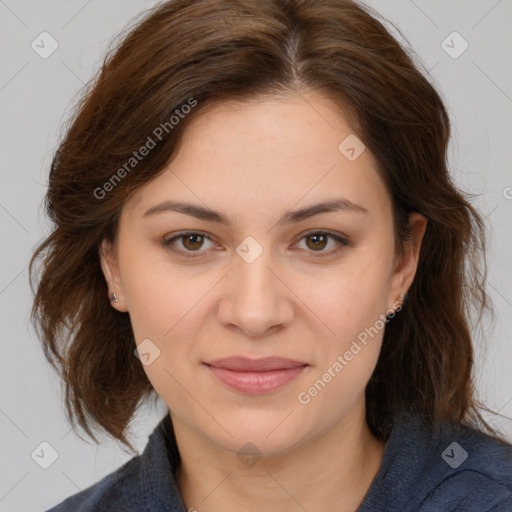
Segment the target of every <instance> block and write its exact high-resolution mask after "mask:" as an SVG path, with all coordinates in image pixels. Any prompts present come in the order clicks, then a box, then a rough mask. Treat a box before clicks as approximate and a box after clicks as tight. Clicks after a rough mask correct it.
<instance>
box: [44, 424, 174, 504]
mask: <svg viewBox="0 0 512 512" xmlns="http://www.w3.org/2000/svg"><path fill="white" fill-rule="evenodd" d="M170 428H172V425H171V422H170V418H169V416H168V415H167V416H166V417H165V418H163V419H162V421H161V422H160V423H159V424H158V425H157V426H156V428H155V429H154V430H153V432H152V433H151V435H150V437H149V440H148V443H147V445H146V447H145V449H144V452H143V453H142V454H141V455H137V456H135V457H133V458H132V459H130V460H129V461H128V462H126V463H125V464H123V465H122V466H121V467H119V468H118V469H117V470H116V471H113V472H112V473H110V474H109V475H107V476H105V477H104V478H102V479H101V480H100V481H99V482H97V483H95V484H94V485H92V486H90V487H88V488H87V489H84V490H83V491H81V492H79V493H77V494H74V495H73V496H70V497H69V498H67V499H66V500H64V501H63V502H61V503H59V504H58V505H56V506H55V507H53V508H51V509H50V510H48V511H47V512H107V511H109V512H112V511H113V510H122V511H123V512H132V511H133V512H136V511H137V512H140V511H141V510H145V511H146V512H159V511H161V510H168V511H169V512H182V511H183V510H184V507H183V502H182V500H181V494H180V491H179V488H178V485H177V483H176V480H175V476H174V470H175V466H176V461H175V460H173V458H172V457H169V452H168V442H169V429H170Z"/></svg>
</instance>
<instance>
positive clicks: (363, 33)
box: [30, 0, 499, 448]
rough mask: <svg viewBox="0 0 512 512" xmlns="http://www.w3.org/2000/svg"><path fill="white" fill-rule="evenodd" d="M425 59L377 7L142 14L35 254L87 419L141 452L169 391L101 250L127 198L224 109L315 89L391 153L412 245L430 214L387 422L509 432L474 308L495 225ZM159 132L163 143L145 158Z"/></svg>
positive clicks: (55, 164)
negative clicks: (488, 234)
mask: <svg viewBox="0 0 512 512" xmlns="http://www.w3.org/2000/svg"><path fill="white" fill-rule="evenodd" d="M417 66H418V65H417V64H415V62H414V57H413V54H412V52H410V51H408V50H405V49H404V48H403V47H402V46H401V45H400V44H399V43H398V42H397V41H396V40H395V39H394V38H393V37H392V36H391V35H390V33H389V32H388V31H387V30H386V28H385V27H384V24H383V23H381V22H380V21H379V20H378V15H377V14H376V13H374V12H373V11H371V10H370V9H369V8H367V7H363V6H361V5H359V4H357V3H355V2H354V1H350V0H288V1H283V0H223V1H220V0H194V1H192V0H173V1H169V2H165V3H163V4H160V5H158V6H156V7H155V8H154V9H152V10H151V11H150V12H149V13H148V14H147V16H146V17H145V18H144V19H143V20H142V22H138V23H137V24H136V25H135V26H133V27H130V29H129V31H128V33H127V35H126V36H125V37H124V39H122V40H120V41H119V42H118V43H117V46H116V47H115V48H113V49H112V50H110V51H109V52H108V54H107V56H106V57H105V60H104V62H103V65H102V67H101V69H100V70H99V73H98V74H97V76H96V77H95V78H94V79H92V80H91V82H89V84H88V86H87V87H86V88H85V90H84V93H83V96H82V99H81V101H80V103H79V105H78V106H77V108H76V110H75V112H74V115H73V117H72V119H71V121H70V122H69V125H68V126H67V131H66V133H65V136H64V137H63V140H62V141H61V143H60V146H59V147H58V149H57V151H56V153H55V156H54V159H53V161H52V164H51V170H50V176H49V187H48V193H47V195H46V198H45V206H46V211H47V213H48V215H49V217H50V219H51V220H52V221H53V224H54V229H53V231H52V233H51V234H50V235H49V236H48V238H47V239H46V240H44V242H43V243H41V245H40V246H39V247H38V248H37V249H36V251H35V253H34V255H33V257H32V260H31V263H30V274H31V283H33V279H34V278H33V273H34V269H33V266H34V263H35V262H36V261H39V260H41V267H40V275H39V276H38V277H39V281H38V285H37V291H36V294H35V300H34V304H33V309H32V319H33V321H35V323H36V324H37V327H38V330H39V335H40V338H41V341H42V345H43V348H44V353H45V356H46V357H47V358H48V360H49V361H50V362H51V364H52V365H53V366H54V367H55V368H56V370H57V371H58V372H59V374H60V376H61V378H62V380H63V383H64V385H65V391H66V393H65V401H66V413H67V416H68V419H69V420H70V421H71V423H72V424H73V427H74V428H75V426H76V425H77V424H79V425H80V426H82V427H83V428H84V430H85V431H86V432H87V434H88V435H89V436H91V437H92V438H93V439H94V440H95V441H96V438H95V436H94V435H93V433H92V430H93V429H98V428H99V429H100V430H103V431H104V432H106V433H108V434H109V435H111V436H112V437H113V438H115V439H117V440H119V441H121V442H122V443H124V445H126V446H128V447H129V448H131V444H130V443H129V441H128V439H127V437H126V434H127V431H128V426H129V423H130V420H131V419H132V417H133V416H134V413H135V411H136V410H137V408H138V407H139V406H140V404H141V403H142V402H143V399H144V398H148V397H149V396H150V395H151V394H152V393H154V390H153V388H152V386H151V383H150V381H149V380H148V378H147V376H146V374H145V372H144V371H143V368H142V365H141V363H140V361H139V360H138V359H137V358H136V357H135V356H134V348H135V340H134V336H133V331H132V328H131V324H130V319H129V315H128V313H121V312H118V311H116V310H115V309H113V308H112V307H110V305H109V300H108V297H107V293H108V290H107V285H106V282H105V279H104V276H103V274H102V271H101V267H100V261H99V248H100V244H101V242H102V240H103V239H106V240H109V241H113V240H114V239H115V236H116V232H117V226H118V220H119V216H120V211H121V209H122V207H123V205H124V204H125V203H126V201H127V200H128V199H129V197H130V196H131V195H132V194H133V193H134V192H135V191H136V190H137V189H138V188H140V187H141V186H142V185H144V184H146V183H148V182H149V181H150V180H152V179H153V178H155V177H156V176H158V175H159V174H160V173H161V172H163V170H164V169H165V167H166V165H167V164H168V163H169V162H170V160H171V158H172V157H173V156H174V155H175V154H176V152H177V151H178V149H179V144H180V140H181V136H182V134H183V132H184V130H185V129H186V127H187V125H188V123H189V122H190V120H191V119H193V118H194V117H195V116H197V115H198V113H200V112H201V111H203V109H204V108H205V107H206V106H207V105H209V104H212V103H213V102H220V101H223V100H231V99H240V100H246V99H258V97H261V96H262V95H272V94H283V93H286V92H290V91H292V92H298V93H299V94H300V93H301V91H307V90H310V91H315V92H319V93H321V94H323V95H325V96H326V97H328V98H330V99H332V100H333V101H335V102H336V104H338V105H339V106H340V107H341V108H342V109H343V111H344V112H345V113H346V115H347V118H348V119H349V120H350V122H351V126H352V128H353V130H354V132H355V133H357V135H358V137H359V138H360V139H361V140H362V141H363V142H364V144H365V145H366V147H367V148H368V149H369V150H370V151H371V152H372V154H373V155H374V156H375V157H376V160H377V162H378V164H379V172H380V174H381V175H382V177H383V178H384V181H385V183H386V186H387V188H388V190H389V193H390V196H391V199H392V205H393V215H394V232H395V241H396V248H397V251H400V250H401V249H402V247H403V245H402V244H403V242H404V241H405V240H407V237H408V236H410V232H409V230H408V215H409V213H410V212H419V213H421V214H422V215H424V216H425V217H426V218H427V219H428V225H427V228H426V232H425V235H424V238H423V243H422V247H421V252H420V256H419V263H418V269H417V273H416V276H415V279H414V282H413V284H412V286H411V287H410V289H409V292H408V294H407V297H406V301H405V303H404V306H403V308H402V311H401V312H400V313H399V314H398V315H397V316H396V317H395V318H393V319H392V320H390V321H389V323H388V324H387V326H386V329H385V333H384V339H383V345H382V350H381V354H380V357H379V360H378V363H377V367H376V369H375V372H374V374H373V376H372V378H371V380H370V382H369V384H368V386H367V389H366V402H367V420H368V424H369V427H370V429H371V430H372V432H373V433H374V435H375V436H377V437H378V438H379V439H383V440H385V439H387V438H388V437H389V433H390V428H391V424H392V420H393V418H394V417H395V416H396V414H397V413H398V411H399V410H401V409H403V408H404V407H407V408H408V409H409V410H410V411H412V412H417V413H419V414H422V415H424V416H425V417H426V418H428V419H429V420H431V421H432V422H438V421H441V420H447V421H451V422H456V423H458V424H462V423H467V424H468V425H473V426H475V427H479V428H483V427H485V429H486V430H487V431H489V432H491V433H492V434H493V435H495V436H496V437H498V436H499V434H497V433H496V432H494V431H493V430H492V428H491V427H489V426H488V425H487V424H486V423H485V421H484V420H483V419H482V417H481V415H480V413H479V411H478V408H480V407H483V406H481V405H480V404H479V403H478V402H477V400H476V399H475V396H474V394H475V390H474V386H473V380H472V368H473V359H474V352H473V347H472V336H471V332H472V326H471V318H472V316H471V315H472V314H474V313H477V321H476V323H475V326H478V325H479V322H480V321H481V319H482V315H483V313H484V311H486V310H489V311H491V309H490V303H489V299H488V296H487V294H486V291H485V279H486V262H485V232H484V224H483V220H482V218H481V217H480V216H479V214H478V213H477V212H476V211H475V209H474V208H473V207H472V206H471V204H470V203H469V201H468V197H467V196H465V195H464V194H463V193H462V192H460V191H458V190H457V188H456V187H455V186H454V183H453V182H452V180H451V177H450V175H449V172H448V169H447V161H446V151H447V143H448V140H449V135H450V125H449V119H448V115H447V112H446V110H445V107H444V105H443V101H442V100H441V98H440V96H439V94H438V93H437V92H436V90H435V88H434V87H433V86H432V85H431V84H430V82H429V80H427V78H426V77H425V75H424V73H422V72H420V71H419V69H418V67H417ZM194 102H195V103H194ZM184 105H189V106H190V105H194V106H193V108H192V107H190V108H188V109H185V108H184ZM173 116H174V119H173V120H172V119H171V118H173ZM178 117H179V119H178ZM176 119H178V122H176ZM158 127H160V131H158V130H157V128H158ZM164 128H165V129H164ZM156 134H159V135H161V136H160V137H157V135H156ZM148 137H149V138H151V140H152V141H153V142H154V143H155V146H154V147H152V148H151V149H150V150H149V152H147V154H146V155H145V156H144V157H143V158H140V159H139V158H136V159H135V157H134V153H138V152H139V151H140V148H141V147H142V146H144V145H146V146H147V145H151V144H150V143H149V139H148ZM157 139H158V140H157ZM340 142H341V141H340ZM138 154H139V153H138ZM131 159H134V160H131ZM128 162H130V164H129V165H127V163H128ZM121 169H124V172H123V171H121ZM32 285H33V284H32ZM475 326H474V327H475ZM484 409H486V408H485V407H484Z"/></svg>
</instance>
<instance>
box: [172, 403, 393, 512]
mask: <svg viewBox="0 0 512 512" xmlns="http://www.w3.org/2000/svg"><path fill="white" fill-rule="evenodd" d="M355 409H356V410H353V411H351V412H350V414H349V416H347V417H346V418H344V419H343V421H342V422H340V423H339V424H338V425H336V426H335V427H334V428H332V429H331V430H330V431H328V432H326V433H324V434H323V435H322V436H319V437H318V438H315V439H312V440H309V441H304V442H300V443H297V444H295V445H294V446H292V447H290V448H288V449H287V450H286V452H284V453H282V454H280V455H279V456H272V457H262V458H261V459H260V460H259V461H258V462H257V463H256V464H254V465H253V466H251V467H244V465H243V464H241V463H240V460H239V459H238V457H237V454H236V453H233V452H231V451H227V450H225V449H223V448H221V447H219V446H218V445H217V444H214V443H212V442H211V441H209V440H208V439H207V438H205V437H204V436H202V435H201V434H199V433H198V432H197V431H195V430H193V429H191V428H190V427H188V426H187V425H184V424H182V423H180V421H179V419H177V418H174V417H173V418H172V420H173V425H174V430H175V434H176V441H177V445H178V448H179V451H180V456H181V465H180V467H179V469H178V472H177V480H178V486H179V488H180V491H181V495H182V498H183V501H184V503H185V506H186V508H187V510H189V509H192V510H193V509H197V510H200V511H201V512H217V511H221V510H222V511H224V510H230V511H232V512H238V511H244V512H245V511H247V510H267V511H271V512H272V511H276V512H277V511H282V510H285V511H286V510H300V508H301V507H302V508H303V509H305V510H322V509H325V510H329V509H331V510H338V511H341V512H354V511H355V510H356V509H357V507H358V506H359V505H360V503H361V502H362V500H363V498H364V496H365V495H366V493H367V491H368V489H369V487H370V485H371V483H372V481H373V479H374V478H375V476H376V474H377V473H378V471H379V468H380V466H381V463H382V458H383V453H384V447H385V444H384V443H383V442H381V441H379V440H377V439H376V438H375V437H374V436H373V435H372V434H371V432H370V430H369V428H368V425H367V423H366V419H365V414H364V413H365V410H364V403H363V406H362V407H358V408H355ZM249 507H250V508H249Z"/></svg>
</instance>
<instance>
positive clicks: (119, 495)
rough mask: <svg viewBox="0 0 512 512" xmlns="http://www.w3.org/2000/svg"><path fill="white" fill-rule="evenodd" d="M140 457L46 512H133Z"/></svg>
mask: <svg viewBox="0 0 512 512" xmlns="http://www.w3.org/2000/svg"><path fill="white" fill-rule="evenodd" d="M140 466H141V463H140V456H136V457H134V458H132V459H131V460H129V461H128V462H126V463H125V464H124V465H122V466H121V467H120V468H118V469H117V470H116V471H114V472H112V473H110V474H109V475H107V476H105V477H104V478H102V479H101V480H100V481H99V482H97V483H95V484H94V485H92V486H90V487H88V488H87V489H84V490H83V491H81V492H78V493H76V494H74V495H73V496H70V497H69V498H67V499H66V500H64V501H63V502H62V503H59V504H58V505H56V506H55V507H53V508H51V509H50V510H48V511H47V512H71V511H73V512H92V511H94V512H100V511H103V510H105V511H106V510H112V509H113V508H112V507H113V506H115V507H116V509H119V510H127V511H129V510H135V509H134V508H132V506H133V501H134V500H133V498H134V496H133V495H132V494H133V493H135V492H137V485H138V481H139V477H140Z"/></svg>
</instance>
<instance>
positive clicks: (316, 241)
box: [304, 233, 329, 251]
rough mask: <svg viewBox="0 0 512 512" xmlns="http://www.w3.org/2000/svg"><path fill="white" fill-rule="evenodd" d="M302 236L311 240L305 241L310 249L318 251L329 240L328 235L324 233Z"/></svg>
mask: <svg viewBox="0 0 512 512" xmlns="http://www.w3.org/2000/svg"><path fill="white" fill-rule="evenodd" d="M304 238H305V239H306V240H309V241H311V243H308V242H306V244H307V246H308V247H309V248H310V249H313V250H320V251H321V250H322V249H324V248H325V247H326V245H327V242H328V240H329V237H328V236H326V235H325V233H313V234H312V235H307V236H306V237H304Z"/></svg>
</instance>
